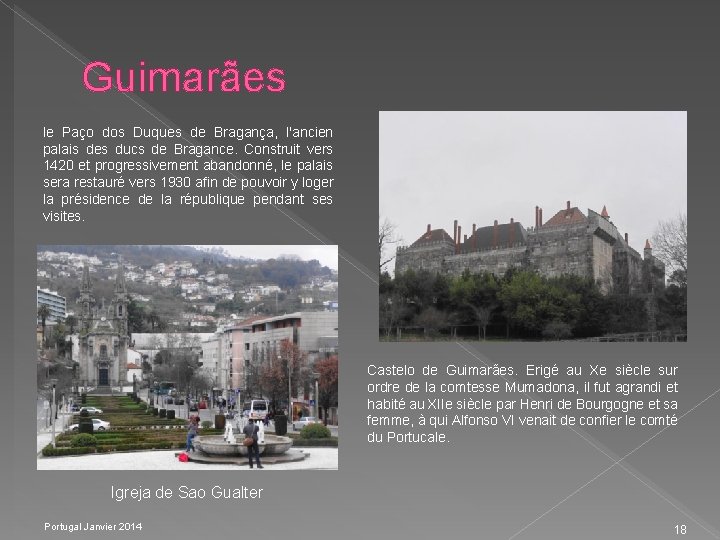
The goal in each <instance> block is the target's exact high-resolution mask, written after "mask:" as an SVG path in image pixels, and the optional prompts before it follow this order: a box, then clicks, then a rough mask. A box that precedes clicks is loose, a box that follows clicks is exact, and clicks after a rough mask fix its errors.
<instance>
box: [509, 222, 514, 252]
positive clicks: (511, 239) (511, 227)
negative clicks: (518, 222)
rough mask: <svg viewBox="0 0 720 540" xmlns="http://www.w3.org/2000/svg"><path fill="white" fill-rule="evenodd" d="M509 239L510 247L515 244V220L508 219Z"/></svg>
mask: <svg viewBox="0 0 720 540" xmlns="http://www.w3.org/2000/svg"><path fill="white" fill-rule="evenodd" d="M509 236H510V237H509V238H508V243H509V244H510V245H511V246H512V245H513V244H514V243H515V218H510V235H509Z"/></svg>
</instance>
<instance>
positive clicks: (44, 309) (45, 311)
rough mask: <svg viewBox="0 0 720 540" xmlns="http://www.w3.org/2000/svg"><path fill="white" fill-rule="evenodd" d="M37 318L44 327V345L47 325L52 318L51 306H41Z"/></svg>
mask: <svg viewBox="0 0 720 540" xmlns="http://www.w3.org/2000/svg"><path fill="white" fill-rule="evenodd" d="M37 316H38V318H39V319H40V325H41V326H42V336H43V344H45V326H46V325H47V319H48V317H49V316H50V306H48V305H47V304H40V306H39V307H38V309H37Z"/></svg>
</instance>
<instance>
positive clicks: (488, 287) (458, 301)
mask: <svg viewBox="0 0 720 540" xmlns="http://www.w3.org/2000/svg"><path fill="white" fill-rule="evenodd" d="M499 289H500V285H499V283H498V281H497V279H496V278H495V276H494V275H493V274H490V273H482V274H471V273H470V272H469V271H467V270H466V271H465V272H463V273H462V275H461V276H460V277H458V278H456V279H455V280H453V282H452V284H451V285H450V297H451V298H452V301H453V302H454V304H455V305H456V306H457V309H458V313H459V316H460V320H461V322H474V323H475V324H477V327H478V339H480V338H482V339H483V340H484V339H486V337H487V327H488V325H489V324H490V320H491V318H492V316H493V312H494V311H495V309H496V308H497V306H498V298H497V295H498V291H499ZM463 312H465V315H463Z"/></svg>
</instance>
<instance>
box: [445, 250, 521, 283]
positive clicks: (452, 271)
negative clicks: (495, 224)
mask: <svg viewBox="0 0 720 540" xmlns="http://www.w3.org/2000/svg"><path fill="white" fill-rule="evenodd" d="M526 263H527V249H526V247H525V246H516V247H512V248H504V249H490V250H485V251H474V252H472V253H463V254H460V255H450V256H447V257H445V260H444V262H443V265H442V267H443V272H444V273H445V274H449V275H451V276H459V275H461V274H462V273H463V272H464V271H465V270H466V269H469V270H470V271H471V272H475V273H480V272H489V273H492V274H495V275H497V276H502V275H503V274H505V272H507V271H508V270H510V269H511V268H520V267H522V266H524V265H525V264H526Z"/></svg>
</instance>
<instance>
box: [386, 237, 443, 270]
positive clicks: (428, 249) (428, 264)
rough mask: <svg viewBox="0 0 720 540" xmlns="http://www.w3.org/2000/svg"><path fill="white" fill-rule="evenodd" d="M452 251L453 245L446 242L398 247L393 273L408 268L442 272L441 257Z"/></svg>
mask: <svg viewBox="0 0 720 540" xmlns="http://www.w3.org/2000/svg"><path fill="white" fill-rule="evenodd" d="M454 253H455V249H454V247H453V245H452V244H451V243H450V244H448V243H447V242H433V243H428V244H427V245H423V246H417V247H412V248H409V247H407V248H405V247H400V248H398V249H397V253H396V255H395V273H396V274H402V273H404V272H406V271H407V270H410V269H413V270H428V271H430V272H443V269H442V263H443V259H444V258H445V257H447V256H449V255H453V254H454Z"/></svg>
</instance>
